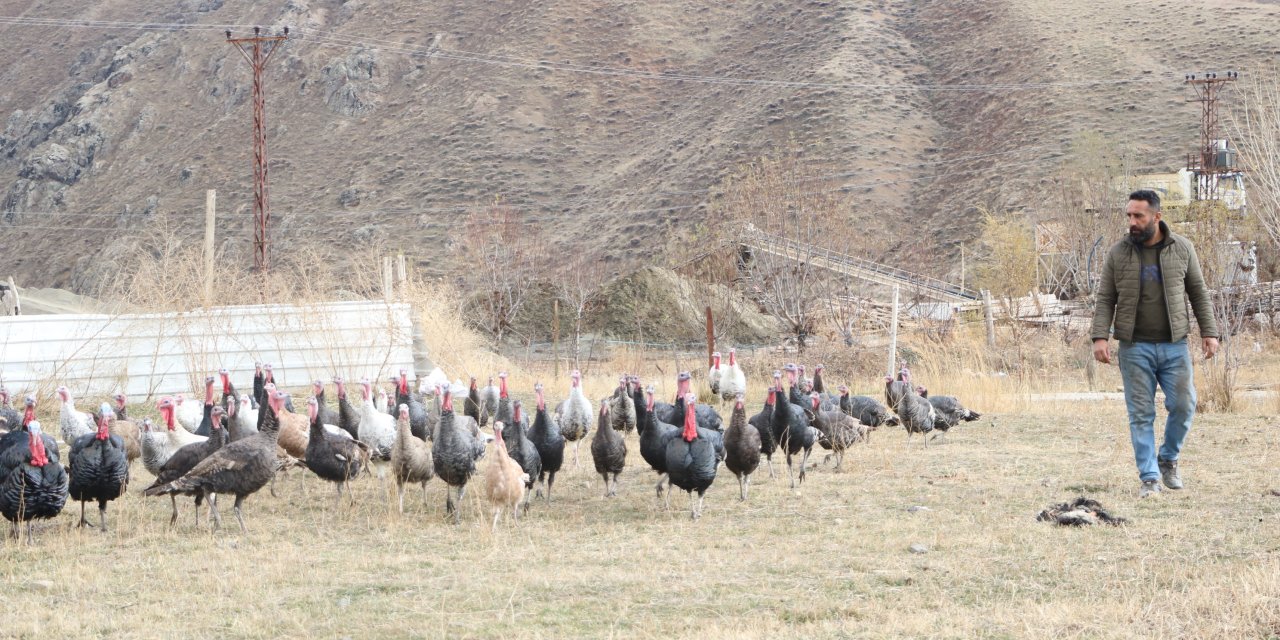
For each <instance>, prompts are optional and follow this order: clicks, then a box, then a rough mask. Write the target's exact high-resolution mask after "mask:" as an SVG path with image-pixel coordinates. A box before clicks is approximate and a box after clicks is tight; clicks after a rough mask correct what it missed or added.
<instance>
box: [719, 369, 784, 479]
mask: <svg viewBox="0 0 1280 640" xmlns="http://www.w3.org/2000/svg"><path fill="white" fill-rule="evenodd" d="M774 402H776V395H775V391H774V387H769V388H768V389H766V390H765V398H764V408H763V409H761V410H760V413H757V414H755V415H753V416H751V418H750V419H749V420H747V424H749V425H751V426H752V427H755V430H756V432H757V433H758V434H759V438H760V453H761V454H763V455H764V459H765V462H766V463H767V464H768V467H769V477H770V478H772V477H774V476H773V453H774V452H775V451H777V450H778V441H777V439H775V438H774V437H773V407H774ZM726 446H727V445H726Z"/></svg>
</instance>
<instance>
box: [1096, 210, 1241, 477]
mask: <svg viewBox="0 0 1280 640" xmlns="http://www.w3.org/2000/svg"><path fill="white" fill-rule="evenodd" d="M1125 216H1126V217H1127V218H1128V222H1129V235H1128V237H1126V238H1124V239H1123V240H1121V241H1119V242H1117V243H1115V244H1114V245H1112V247H1111V249H1110V251H1108V252H1107V259H1106V262H1105V264H1103V267H1102V281H1101V282H1100V283H1099V285H1098V298H1097V307H1096V309H1095V311H1094V315H1093V331H1092V333H1091V335H1092V337H1093V357H1094V358H1095V359H1096V360H1097V361H1098V362H1101V363H1103V364H1110V363H1111V346H1110V342H1109V341H1108V338H1109V336H1110V335H1111V333H1112V325H1113V323H1114V326H1115V331H1114V333H1115V337H1116V339H1117V340H1119V341H1120V350H1119V353H1118V354H1117V355H1118V356H1119V361H1120V377H1121V378H1122V379H1123V380H1124V401H1125V405H1126V407H1127V408H1128V410H1129V438H1130V439H1131V440H1132V441H1133V455H1134V459H1135V460H1136V461H1137V463H1138V477H1139V478H1140V479H1141V480H1142V486H1141V487H1140V488H1139V489H1138V497H1139V498H1146V497H1148V496H1151V495H1154V494H1156V493H1159V492H1160V481H1161V480H1163V481H1164V486H1166V487H1169V488H1170V489H1181V488H1182V478H1181V476H1180V475H1179V474H1178V454H1179V452H1181V451H1182V442H1183V440H1184V439H1185V438H1186V437H1187V431H1188V430H1190V429H1191V419H1192V417H1193V416H1195V411H1196V389H1195V384H1194V382H1193V380H1192V373H1191V352H1190V350H1189V349H1188V347H1187V333H1188V331H1189V329H1190V325H1191V322H1190V318H1188V314H1187V302H1190V303H1191V308H1192V309H1193V310H1194V311H1195V314H1196V322H1197V323H1199V325H1200V338H1201V341H1202V342H1203V345H1202V346H1203V349H1204V357H1205V358H1212V357H1213V354H1214V353H1216V352H1217V351H1218V325H1217V323H1216V322H1215V321H1214V319H1213V306H1212V305H1211V304H1210V302H1209V292H1208V290H1207V288H1206V287H1205V283H1204V276H1203V275H1202V274H1201V272H1200V260H1199V258H1197V257H1196V250H1195V247H1193V246H1192V245H1191V241H1190V240H1187V239H1186V238H1184V237H1182V236H1180V235H1177V234H1175V233H1173V232H1172V231H1170V230H1169V225H1167V224H1165V223H1164V222H1163V221H1162V220H1161V219H1160V196H1159V195H1157V194H1156V192H1154V191H1149V190H1145V189H1144V190H1140V191H1134V192H1133V193H1131V194H1129V204H1128V205H1127V206H1126V207H1125ZM1157 384H1159V385H1160V388H1161V389H1163V390H1164V396H1165V400H1164V407H1165V409H1166V410H1167V411H1168V412H1169V418H1168V420H1166V421H1165V425H1164V444H1162V445H1160V450H1159V452H1158V454H1157V451H1156V438H1155V430H1154V424H1155V419H1156V406H1155V395H1156V385H1157Z"/></svg>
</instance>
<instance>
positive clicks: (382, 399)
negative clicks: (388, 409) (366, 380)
mask: <svg viewBox="0 0 1280 640" xmlns="http://www.w3.org/2000/svg"><path fill="white" fill-rule="evenodd" d="M388 397H389V396H387V391H386V390H385V389H378V402H379V403H380V404H383V405H385V404H386V403H387V398H388Z"/></svg>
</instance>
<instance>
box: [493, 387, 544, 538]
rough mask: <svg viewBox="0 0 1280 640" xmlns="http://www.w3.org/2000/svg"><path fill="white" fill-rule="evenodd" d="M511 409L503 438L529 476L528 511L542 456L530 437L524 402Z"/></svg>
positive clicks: (527, 490) (526, 482) (525, 491)
mask: <svg viewBox="0 0 1280 640" xmlns="http://www.w3.org/2000/svg"><path fill="white" fill-rule="evenodd" d="M511 410H512V416H511V422H510V423H509V424H508V423H503V425H502V440H503V442H504V443H505V445H506V448H507V456H509V457H510V458H511V459H512V460H515V461H516V463H518V464H519V465H520V468H521V469H522V470H523V471H524V473H525V475H526V476H527V477H528V479H527V480H526V481H525V487H524V511H525V513H528V512H529V503H530V501H532V500H533V485H534V483H535V482H537V481H538V476H540V475H541V474H542V456H541V455H540V454H539V453H538V448H537V446H535V445H534V444H533V441H532V440H530V439H529V421H528V420H526V419H525V415H524V404H523V403H521V402H520V401H519V400H516V401H515V403H514V404H513V405H512V407H511ZM495 424H496V423H495Z"/></svg>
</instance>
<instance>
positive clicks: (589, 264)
mask: <svg viewBox="0 0 1280 640" xmlns="http://www.w3.org/2000/svg"><path fill="white" fill-rule="evenodd" d="M600 264H601V262H600V260H599V257H598V256H594V255H588V254H585V253H576V254H573V256H572V257H570V258H569V259H567V260H566V261H564V262H563V263H561V264H560V265H558V268H557V269H556V271H555V278H554V284H555V288H556V296H557V297H558V298H559V299H560V301H561V302H563V303H564V306H565V310H566V311H567V312H568V317H569V320H570V324H571V325H572V327H573V343H572V344H573V366H574V368H575V369H579V368H581V366H582V365H581V363H580V360H581V354H582V327H583V322H584V321H585V320H586V318H587V317H588V315H589V314H590V313H591V312H592V311H593V310H594V309H595V308H596V306H597V305H598V304H599V303H600V302H601V299H600V291H601V287H602V286H603V285H604V282H605V280H606V277H607V274H606V273H605V272H604V271H603V270H602V269H601V268H600Z"/></svg>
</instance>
